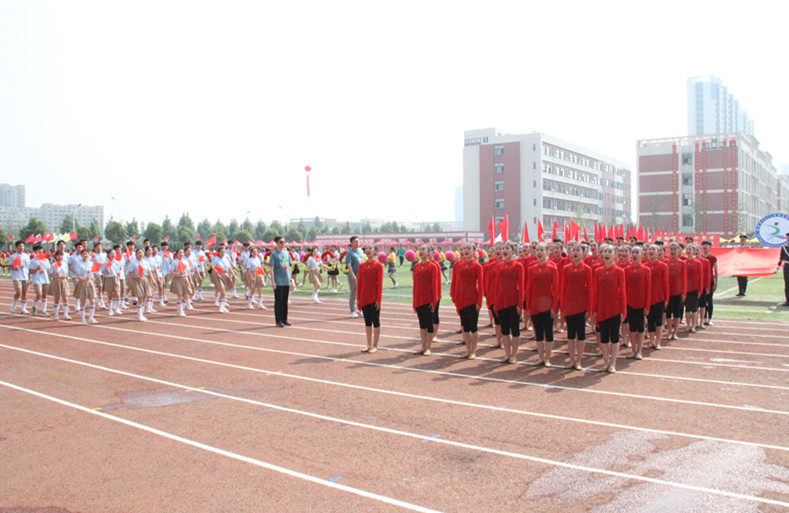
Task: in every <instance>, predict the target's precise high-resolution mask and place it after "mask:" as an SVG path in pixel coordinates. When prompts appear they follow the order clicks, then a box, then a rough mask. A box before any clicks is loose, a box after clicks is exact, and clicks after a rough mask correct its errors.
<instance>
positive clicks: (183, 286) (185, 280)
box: [169, 248, 192, 317]
mask: <svg viewBox="0 0 789 513" xmlns="http://www.w3.org/2000/svg"><path fill="white" fill-rule="evenodd" d="M169 269H170V273H169V274H170V292H172V293H173V294H175V297H176V303H175V305H176V307H177V308H178V317H186V312H185V311H184V309H185V308H186V305H187V304H188V301H189V297H190V295H191V293H192V287H191V283H190V278H191V277H190V273H191V269H190V264H189V260H187V258H186V257H185V256H184V250H183V249H180V248H179V249H178V250H177V251H176V252H175V255H174V256H173V259H172V261H171V262H170V265H169Z"/></svg>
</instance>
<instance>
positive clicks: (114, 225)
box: [104, 219, 126, 244]
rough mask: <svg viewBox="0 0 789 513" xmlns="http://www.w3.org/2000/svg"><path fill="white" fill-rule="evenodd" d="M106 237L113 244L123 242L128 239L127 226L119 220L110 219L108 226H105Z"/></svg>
mask: <svg viewBox="0 0 789 513" xmlns="http://www.w3.org/2000/svg"><path fill="white" fill-rule="evenodd" d="M104 237H106V238H107V239H108V240H109V241H110V242H112V243H113V244H123V242H124V240H126V228H124V227H123V225H122V224H121V223H119V222H118V221H116V220H114V219H110V220H109V222H108V223H107V226H105V227H104Z"/></svg>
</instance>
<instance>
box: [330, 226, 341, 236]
mask: <svg viewBox="0 0 789 513" xmlns="http://www.w3.org/2000/svg"><path fill="white" fill-rule="evenodd" d="M331 232H332V234H334V235H337V234H338V233H340V229H339V228H337V227H336V226H335V227H334V228H332V229H331Z"/></svg>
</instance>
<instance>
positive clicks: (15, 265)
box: [11, 256, 22, 267]
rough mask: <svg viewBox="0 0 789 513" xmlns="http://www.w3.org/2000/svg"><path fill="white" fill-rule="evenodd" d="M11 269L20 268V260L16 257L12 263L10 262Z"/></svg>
mask: <svg viewBox="0 0 789 513" xmlns="http://www.w3.org/2000/svg"><path fill="white" fill-rule="evenodd" d="M11 266H12V267H22V260H21V259H20V258H19V257H18V256H17V257H16V258H15V259H14V261H13V262H11Z"/></svg>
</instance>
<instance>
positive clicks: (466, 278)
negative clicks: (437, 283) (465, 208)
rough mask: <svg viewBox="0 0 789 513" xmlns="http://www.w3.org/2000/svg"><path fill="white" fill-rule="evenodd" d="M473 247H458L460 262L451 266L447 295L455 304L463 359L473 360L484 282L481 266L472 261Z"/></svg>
mask: <svg viewBox="0 0 789 513" xmlns="http://www.w3.org/2000/svg"><path fill="white" fill-rule="evenodd" d="M474 253H475V250H474V245H473V244H469V243H466V244H463V245H462V246H461V247H460V258H461V259H460V260H459V261H458V260H456V261H455V264H454V265H453V266H452V285H451V286H450V289H449V295H450V296H451V297H452V302H453V303H455V308H456V309H457V312H458V315H460V324H461V325H462V330H463V342H464V343H465V344H466V354H465V356H463V358H468V359H469V360H473V359H475V358H476V357H477V341H478V340H479V333H478V332H477V324H478V323H479V310H480V308H482V293H483V289H484V280H483V279H482V277H483V275H482V266H481V265H480V264H479V262H477V261H476V260H475V259H474V256H475V255H474Z"/></svg>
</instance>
